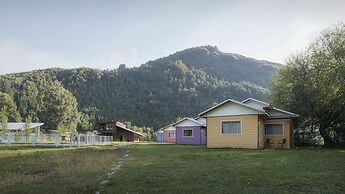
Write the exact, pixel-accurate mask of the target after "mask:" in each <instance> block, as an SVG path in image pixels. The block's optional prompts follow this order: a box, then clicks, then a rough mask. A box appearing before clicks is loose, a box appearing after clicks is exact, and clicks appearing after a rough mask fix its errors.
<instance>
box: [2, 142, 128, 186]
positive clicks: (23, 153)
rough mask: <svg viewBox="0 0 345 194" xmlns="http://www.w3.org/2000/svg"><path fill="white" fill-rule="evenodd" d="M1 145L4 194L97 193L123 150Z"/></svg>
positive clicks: (105, 147)
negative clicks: (101, 182)
mask: <svg viewBox="0 0 345 194" xmlns="http://www.w3.org/2000/svg"><path fill="white" fill-rule="evenodd" d="M109 148H111V146H92V147H82V148H79V149H78V148H31V147H28V146H20V145H12V146H11V147H8V146H7V145H0V168H1V170H0V193H95V192H96V191H97V190H99V187H100V184H99V183H100V181H101V180H103V179H105V178H107V173H108V172H109V171H110V168H111V167H112V166H113V165H114V164H115V162H116V160H117V159H118V158H119V157H120V156H122V154H123V153H124V150H123V149H119V150H111V149H109Z"/></svg>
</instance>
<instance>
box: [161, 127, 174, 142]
mask: <svg viewBox="0 0 345 194" xmlns="http://www.w3.org/2000/svg"><path fill="white" fill-rule="evenodd" d="M169 133H175V138H170V137H169ZM163 140H164V142H165V143H176V130H164V135H163Z"/></svg>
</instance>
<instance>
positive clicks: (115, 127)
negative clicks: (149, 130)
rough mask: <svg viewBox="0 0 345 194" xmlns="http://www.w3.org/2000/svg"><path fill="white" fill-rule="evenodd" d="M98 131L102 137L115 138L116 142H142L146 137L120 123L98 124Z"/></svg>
mask: <svg viewBox="0 0 345 194" xmlns="http://www.w3.org/2000/svg"><path fill="white" fill-rule="evenodd" d="M97 130H98V133H99V134H100V135H104V136H113V139H114V141H131V142H137V141H142V140H143V138H144V135H142V134H140V133H138V132H135V131H133V130H130V129H127V128H126V125H125V124H123V123H121V122H118V121H106V122H98V123H97Z"/></svg>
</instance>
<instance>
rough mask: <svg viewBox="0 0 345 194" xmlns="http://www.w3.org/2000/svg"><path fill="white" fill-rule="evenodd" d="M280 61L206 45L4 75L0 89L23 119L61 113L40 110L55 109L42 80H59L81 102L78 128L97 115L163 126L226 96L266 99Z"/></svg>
mask: <svg viewBox="0 0 345 194" xmlns="http://www.w3.org/2000/svg"><path fill="white" fill-rule="evenodd" d="M279 66H280V65H279V64H275V63H270V62H266V61H257V60H254V59H251V58H246V57H243V56H240V55H235V54H226V53H222V52H220V51H218V49H217V48H216V47H210V46H205V47H196V48H192V49H187V50H185V51H180V52H177V53H175V54H173V55H170V56H168V57H164V58H161V59H157V60H155V61H149V62H147V63H146V64H143V65H141V66H140V67H135V68H126V66H125V65H120V67H119V68H118V69H113V70H98V69H90V68H78V69H46V70H39V71H33V72H26V73H19V74H10V75H6V76H1V77H0V92H3V93H6V94H8V95H10V96H11V97H12V98H13V99H14V102H15V104H16V106H17V107H18V112H19V114H20V115H21V117H22V119H23V120H24V119H25V118H26V117H30V118H32V120H33V121H43V120H42V119H44V118H45V117H42V116H41V117H40V114H42V113H45V114H56V112H55V113H54V112H51V113H47V111H42V110H41V109H43V108H45V109H44V110H55V111H56V109H49V108H48V107H47V106H48V105H47V104H48V103H46V102H45V101H44V100H49V99H48V98H53V97H54V95H47V92H48V93H49V92H52V89H48V88H50V86H46V85H44V84H43V83H47V82H49V83H50V82H55V81H58V82H59V84H61V87H63V89H66V90H68V91H69V92H70V93H71V94H73V96H74V97H75V98H76V101H77V102H78V111H79V113H78V117H80V122H79V129H84V130H86V129H88V128H92V125H93V124H94V122H95V121H96V120H120V121H130V122H132V124H134V125H138V126H148V127H154V128H155V129H158V128H159V127H162V126H163V125H166V124H168V123H171V122H174V121H176V119H177V118H178V117H184V116H191V117H192V116H196V115H197V113H199V112H201V111H203V110H205V109H207V108H209V107H210V106H212V105H214V103H217V102H220V101H223V100H225V99H227V98H233V99H236V100H242V99H244V98H247V97H253V98H257V99H261V100H264V99H265V98H266V97H267V96H268V92H269V91H268V89H267V88H266V86H267V83H268V82H269V80H270V79H271V77H272V75H273V74H274V73H275V72H276V71H277V69H278V67H279ZM55 85H56V86H55V87H57V88H58V87H60V86H58V84H56V83H55ZM56 90H57V92H58V91H60V90H58V89H56ZM60 93H63V94H64V95H65V96H66V99H68V100H66V101H65V102H70V103H71V104H74V103H73V99H72V98H71V97H69V95H68V93H66V92H63V91H60ZM47 96H48V97H47ZM62 96H63V95H62ZM61 98H62V97H61ZM42 99H43V101H42ZM51 106H54V105H53V104H51Z"/></svg>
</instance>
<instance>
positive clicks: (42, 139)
mask: <svg viewBox="0 0 345 194" xmlns="http://www.w3.org/2000/svg"><path fill="white" fill-rule="evenodd" d="M112 141H113V137H112V136H99V135H85V134H78V135H57V134H16V133H8V134H0V143H4V144H8V145H11V144H31V145H32V146H35V145H38V144H39V145H47V146H56V147H58V146H78V147H80V146H89V145H106V144H111V142H112Z"/></svg>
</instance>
